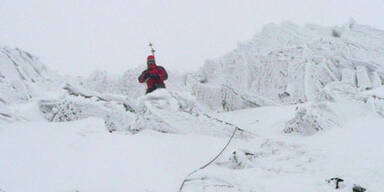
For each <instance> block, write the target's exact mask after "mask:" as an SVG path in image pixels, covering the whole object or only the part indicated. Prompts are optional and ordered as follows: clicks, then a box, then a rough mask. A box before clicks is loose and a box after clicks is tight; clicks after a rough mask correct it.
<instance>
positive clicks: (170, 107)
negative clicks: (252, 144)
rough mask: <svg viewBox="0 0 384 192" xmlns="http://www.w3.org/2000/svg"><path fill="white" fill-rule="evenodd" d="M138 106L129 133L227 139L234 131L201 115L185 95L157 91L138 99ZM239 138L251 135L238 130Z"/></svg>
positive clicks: (200, 111) (192, 100)
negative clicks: (158, 133) (146, 132)
mask: <svg viewBox="0 0 384 192" xmlns="http://www.w3.org/2000/svg"><path fill="white" fill-rule="evenodd" d="M139 103H140V104H139V110H138V114H137V117H136V120H135V121H134V122H133V123H132V124H131V125H130V127H131V130H132V132H138V131H141V130H146V129H149V130H155V131H159V132H164V133H179V134H187V133H188V134H191V133H192V134H203V135H212V136H229V135H231V134H232V132H233V131H234V128H235V126H234V125H231V124H228V123H226V122H222V121H220V120H218V119H215V118H214V117H212V116H210V115H208V114H206V113H204V112H203V111H202V110H201V109H200V106H199V104H198V103H197V102H196V100H195V99H194V97H193V96H191V95H189V94H188V93H180V92H173V91H168V90H166V89H162V90H156V91H155V92H153V93H151V94H149V95H146V96H143V97H141V98H140V99H139ZM238 136H239V137H249V136H250V135H249V134H247V133H245V132H244V131H242V130H240V131H239V133H238Z"/></svg>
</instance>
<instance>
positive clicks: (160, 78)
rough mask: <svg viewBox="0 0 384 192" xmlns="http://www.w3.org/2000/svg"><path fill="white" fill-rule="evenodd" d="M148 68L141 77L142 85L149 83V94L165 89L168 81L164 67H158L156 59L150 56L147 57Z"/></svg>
mask: <svg viewBox="0 0 384 192" xmlns="http://www.w3.org/2000/svg"><path fill="white" fill-rule="evenodd" d="M147 66H148V68H147V69H146V70H144V71H143V72H142V73H141V75H140V76H139V82H140V83H144V82H146V83H147V91H146V93H145V94H148V93H150V92H152V91H154V90H156V89H157V88H165V84H164V81H165V80H167V79H168V74H167V71H166V70H165V69H164V67H162V66H158V65H156V62H155V57H154V56H153V55H150V56H148V57H147Z"/></svg>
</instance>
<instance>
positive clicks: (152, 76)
mask: <svg viewBox="0 0 384 192" xmlns="http://www.w3.org/2000/svg"><path fill="white" fill-rule="evenodd" d="M149 77H150V78H151V79H154V80H158V79H160V76H159V75H157V74H149Z"/></svg>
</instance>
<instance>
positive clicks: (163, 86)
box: [145, 83, 165, 94]
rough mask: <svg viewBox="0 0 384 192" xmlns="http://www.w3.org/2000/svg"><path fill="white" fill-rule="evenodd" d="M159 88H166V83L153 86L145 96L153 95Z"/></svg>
mask: <svg viewBox="0 0 384 192" xmlns="http://www.w3.org/2000/svg"><path fill="white" fill-rule="evenodd" d="M157 88H165V85H164V83H161V84H155V85H153V87H151V88H148V89H147V92H146V93H145V94H148V93H151V92H153V91H154V90H156V89H157Z"/></svg>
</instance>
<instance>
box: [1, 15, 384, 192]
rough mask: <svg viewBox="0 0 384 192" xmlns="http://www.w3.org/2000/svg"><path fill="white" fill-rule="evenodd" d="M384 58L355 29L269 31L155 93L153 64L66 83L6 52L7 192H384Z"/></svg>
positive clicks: (376, 44) (369, 33) (383, 37)
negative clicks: (149, 88) (359, 191)
mask: <svg viewBox="0 0 384 192" xmlns="http://www.w3.org/2000/svg"><path fill="white" fill-rule="evenodd" d="M383 55H384V31H381V30H377V29H374V28H371V27H368V26H363V25H358V24H356V23H355V22H353V21H351V22H349V23H348V24H346V25H344V26H339V27H321V26H314V25H307V26H297V25H294V24H292V23H282V24H280V25H275V24H270V25H267V26H265V28H264V29H263V30H262V31H261V33H258V34H257V35H255V36H254V37H253V38H252V39H251V40H250V41H249V42H245V43H241V44H239V46H238V47H237V48H236V49H235V50H233V51H232V52H230V53H228V54H227V55H225V56H223V57H221V58H216V59H213V60H209V61H207V62H206V64H205V65H204V66H203V67H202V68H201V69H200V70H199V71H196V72H193V73H188V74H182V73H177V72H174V71H172V70H169V76H170V77H169V79H168V81H167V89H163V90H156V91H155V92H153V93H151V94H148V95H144V90H145V87H144V85H142V84H139V83H138V82H137V77H138V76H139V74H140V72H141V71H142V70H143V69H142V68H136V69H130V70H127V71H126V72H125V73H124V74H122V75H121V76H115V75H113V76H112V75H109V74H108V73H107V72H103V71H96V72H94V73H92V74H91V75H90V76H89V77H63V76H60V75H58V74H56V73H54V72H52V71H50V70H49V69H47V68H46V67H45V66H44V65H42V64H41V63H40V61H39V60H38V59H37V57H35V56H32V55H31V54H29V53H27V52H25V51H22V50H20V49H9V48H0V66H1V68H0V154H3V155H4V157H5V158H2V157H0V192H2V191H5V192H18V191H31V192H34V191H36V192H43V191H58V192H75V191H80V192H87V191H116V192H119V191H145V192H149V191H150V192H160V191H177V190H178V189H179V187H180V185H181V183H182V182H183V180H184V185H183V188H182V190H181V191H183V192H187V191H191V192H192V191H193V192H207V191H217V192H219V191H220V192H234V191H236V192H239V191H240V192H252V191H266V192H275V191H292V192H293V191H295V192H296V191H303V192H304V191H305V192H306V191H313V192H320V191H321V192H331V191H334V190H335V189H334V188H335V184H334V183H332V182H333V180H332V182H331V181H330V182H327V181H328V180H329V179H331V178H335V177H338V178H342V179H344V182H343V183H341V185H340V189H339V190H340V191H343V192H347V191H348V192H350V191H352V188H353V187H354V185H361V186H363V187H365V188H367V189H368V190H369V191H372V192H380V191H382V190H383V189H384V183H383V182H382V181H381V178H383V177H384V166H383V164H382V163H381V162H384V158H383V156H382V155H381V154H383V152H384V151H383V148H382V147H381V146H382V145H383V142H382V139H381V137H382V135H383V130H384V129H382V127H384V120H383V117H384V87H383V80H384V57H383ZM234 131H235V132H234ZM232 134H234V135H233V138H232V137H231V136H232ZM229 138H231V140H230V143H229V146H228V148H225V150H224V151H223V153H222V154H221V155H220V156H218V159H216V160H215V161H212V162H211V164H209V166H203V168H201V169H198V170H199V171H197V172H193V174H192V175H190V176H188V177H186V176H187V175H188V174H189V173H191V172H192V171H194V170H196V169H197V168H199V167H201V166H202V165H204V164H205V163H206V162H208V161H210V160H211V159H212V158H213V157H215V155H216V154H217V153H218V152H219V151H220V150H222V149H223V146H224V145H225V144H226V142H227V141H228V139H229Z"/></svg>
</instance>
